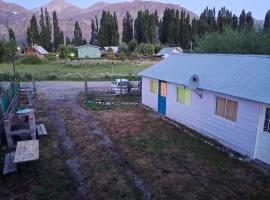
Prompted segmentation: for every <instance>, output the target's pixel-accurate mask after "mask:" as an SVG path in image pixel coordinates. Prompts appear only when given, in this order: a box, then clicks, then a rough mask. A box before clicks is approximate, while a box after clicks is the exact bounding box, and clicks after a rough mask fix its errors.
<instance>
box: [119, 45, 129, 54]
mask: <svg viewBox="0 0 270 200" xmlns="http://www.w3.org/2000/svg"><path fill="white" fill-rule="evenodd" d="M118 51H119V53H120V54H121V53H124V54H125V55H127V54H128V52H129V49H128V45H127V44H121V45H120V46H119V50H118Z"/></svg>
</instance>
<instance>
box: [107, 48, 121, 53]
mask: <svg viewBox="0 0 270 200" xmlns="http://www.w3.org/2000/svg"><path fill="white" fill-rule="evenodd" d="M104 49H105V50H106V51H107V52H108V51H112V52H113V53H118V52H119V47H104Z"/></svg>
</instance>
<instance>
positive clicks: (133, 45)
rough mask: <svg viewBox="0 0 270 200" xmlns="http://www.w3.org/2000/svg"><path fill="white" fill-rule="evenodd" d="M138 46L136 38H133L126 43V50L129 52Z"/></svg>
mask: <svg viewBox="0 0 270 200" xmlns="http://www.w3.org/2000/svg"><path fill="white" fill-rule="evenodd" d="M137 47H138V42H137V40H135V39H133V40H131V41H130V42H129V43H128V50H129V52H133V51H135V49H136V48H137Z"/></svg>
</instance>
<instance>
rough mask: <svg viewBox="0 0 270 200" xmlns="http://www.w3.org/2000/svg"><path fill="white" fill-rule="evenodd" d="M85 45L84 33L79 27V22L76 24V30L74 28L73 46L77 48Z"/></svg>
mask: <svg viewBox="0 0 270 200" xmlns="http://www.w3.org/2000/svg"><path fill="white" fill-rule="evenodd" d="M82 43H83V38H82V31H81V28H80V25H79V22H78V21H76V22H75V28H74V37H73V39H72V44H73V45H75V46H80V45H82Z"/></svg>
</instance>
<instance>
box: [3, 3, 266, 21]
mask: <svg viewBox="0 0 270 200" xmlns="http://www.w3.org/2000/svg"><path fill="white" fill-rule="evenodd" d="M4 1H6V2H13V3H17V4H19V5H22V6H24V7H26V8H35V7H38V6H41V5H43V4H45V3H48V2H50V0H4ZM66 1H68V2H70V3H72V4H74V5H76V6H79V7H89V6H90V5H91V4H94V3H96V2H99V0H66ZM120 1H121V0H109V1H107V0H105V2H110V3H113V2H120ZM126 1H127V0H126ZM153 1H155V0H153ZM156 1H159V2H166V3H167V2H170V3H176V4H179V5H181V6H183V7H185V8H187V9H189V10H191V11H193V12H195V13H196V14H197V15H199V14H200V13H201V12H202V10H203V9H204V8H205V7H206V6H209V7H211V8H212V7H216V8H217V9H220V8H221V7H222V6H226V7H227V8H229V9H230V10H232V11H233V12H234V13H235V14H237V15H239V14H240V12H241V11H242V9H243V8H244V9H245V10H246V11H251V12H252V13H253V16H254V17H255V18H256V19H264V16H265V13H266V12H267V10H268V9H270V0H156Z"/></svg>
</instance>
